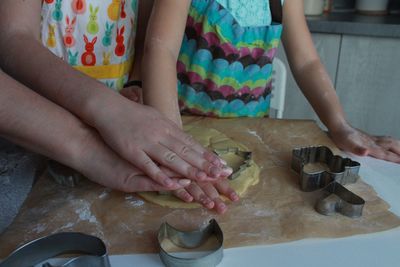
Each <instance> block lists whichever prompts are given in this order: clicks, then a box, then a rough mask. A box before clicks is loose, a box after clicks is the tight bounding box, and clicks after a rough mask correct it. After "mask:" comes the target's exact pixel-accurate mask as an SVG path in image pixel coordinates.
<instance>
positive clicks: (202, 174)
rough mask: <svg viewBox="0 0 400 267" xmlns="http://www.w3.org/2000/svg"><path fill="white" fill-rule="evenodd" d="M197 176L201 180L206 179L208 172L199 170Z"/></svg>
mask: <svg viewBox="0 0 400 267" xmlns="http://www.w3.org/2000/svg"><path fill="white" fill-rule="evenodd" d="M196 177H197V178H198V179H199V180H204V179H206V178H207V173H205V172H203V171H199V172H197V174H196Z"/></svg>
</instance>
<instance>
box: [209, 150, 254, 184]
mask: <svg viewBox="0 0 400 267" xmlns="http://www.w3.org/2000/svg"><path fill="white" fill-rule="evenodd" d="M214 153H215V154H217V155H218V156H223V155H224V154H229V153H233V154H235V155H236V156H239V157H241V158H243V163H242V164H241V165H240V166H238V167H236V168H233V167H234V166H230V167H232V168H233V172H232V174H231V175H230V176H229V177H228V179H229V180H235V179H236V178H238V177H239V176H240V174H241V173H242V172H243V171H244V170H246V168H248V167H250V165H251V158H252V153H251V152H249V151H242V150H240V149H239V148H237V147H229V148H226V149H214Z"/></svg>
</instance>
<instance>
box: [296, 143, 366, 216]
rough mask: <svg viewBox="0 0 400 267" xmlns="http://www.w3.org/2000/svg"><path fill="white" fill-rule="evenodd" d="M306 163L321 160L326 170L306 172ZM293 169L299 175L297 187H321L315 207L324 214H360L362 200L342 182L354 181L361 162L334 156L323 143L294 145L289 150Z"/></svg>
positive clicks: (315, 188)
mask: <svg viewBox="0 0 400 267" xmlns="http://www.w3.org/2000/svg"><path fill="white" fill-rule="evenodd" d="M308 163H324V164H326V165H327V166H328V168H329V170H327V171H325V170H318V171H313V172H308V171H306V170H305V169H304V167H305V165H307V164H308ZM292 169H293V170H295V171H296V172H297V173H299V174H300V188H301V190H303V191H305V192H311V191H315V190H318V189H323V192H324V194H323V195H324V197H323V198H321V199H320V200H318V202H317V204H316V210H317V211H318V212H319V213H321V214H324V215H331V214H334V213H335V212H339V213H341V214H343V215H345V216H348V217H353V218H354V217H360V216H361V215H362V209H363V207H364V204H365V201H364V200H363V199H362V198H361V197H359V196H357V195H356V194H354V193H353V192H351V191H349V190H348V189H346V188H345V187H344V186H343V185H345V184H349V183H355V182H356V181H357V180H358V178H359V176H358V171H359V169H360V163H358V162H356V161H353V160H351V159H349V158H343V157H341V156H338V155H334V154H333V152H332V151H331V150H330V149H329V148H328V147H326V146H311V147H303V148H296V149H294V150H293V152H292Z"/></svg>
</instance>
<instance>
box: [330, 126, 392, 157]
mask: <svg viewBox="0 0 400 267" xmlns="http://www.w3.org/2000/svg"><path fill="white" fill-rule="evenodd" d="M329 134H330V136H331V138H332V140H333V141H334V142H335V144H336V145H337V146H338V147H339V148H340V149H342V150H344V151H348V152H351V153H354V154H356V155H359V156H371V157H374V158H377V159H382V160H387V161H391V162H395V163H400V141H399V140H396V139H394V138H392V137H389V136H371V135H369V134H367V133H365V132H362V131H360V130H358V129H355V128H353V127H352V126H350V125H348V124H347V125H345V126H343V127H341V128H339V129H335V130H333V131H330V132H329Z"/></svg>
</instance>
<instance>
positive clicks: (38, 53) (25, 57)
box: [0, 32, 117, 125]
mask: <svg viewBox="0 0 400 267" xmlns="http://www.w3.org/2000/svg"><path fill="white" fill-rule="evenodd" d="M1 40H3V41H1ZM1 40H0V66H1V68H2V69H3V70H4V71H5V72H6V73H8V74H9V75H11V76H12V77H14V78H15V79H17V80H18V81H20V82H22V83H23V84H25V85H26V86H28V87H29V88H31V89H33V90H35V91H36V92H37V93H39V94H40V95H42V96H44V97H46V98H48V99H50V100H51V101H53V102H55V103H57V104H59V105H60V106H62V107H64V108H66V109H67V110H69V111H70V112H72V113H74V114H75V115H77V116H79V117H80V118H82V119H83V120H84V121H85V122H86V123H88V124H90V125H93V124H94V119H95V116H96V115H97V112H96V110H97V109H98V107H101V105H99V104H97V103H96V102H99V103H100V102H101V101H104V102H105V100H104V99H106V98H107V97H111V96H112V95H113V94H114V95H117V94H115V93H113V92H112V91H111V90H109V89H108V88H107V87H105V86H104V85H102V84H101V83H100V82H98V81H96V80H94V79H92V78H90V77H88V76H85V75H84V74H82V73H80V72H79V71H76V70H74V69H73V68H72V67H71V66H69V65H68V64H67V63H66V62H64V61H63V60H62V59H59V58H57V57H56V56H55V55H53V54H52V53H51V52H50V51H49V50H48V49H47V48H45V47H44V46H43V45H42V44H41V43H40V42H39V41H38V40H37V39H36V38H35V37H34V36H33V35H31V34H29V33H23V32H20V33H19V32H9V33H8V34H7V36H5V37H4V38H3V37H2V38H1ZM28 45H29V49H27V48H26V47H27V46H28Z"/></svg>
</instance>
